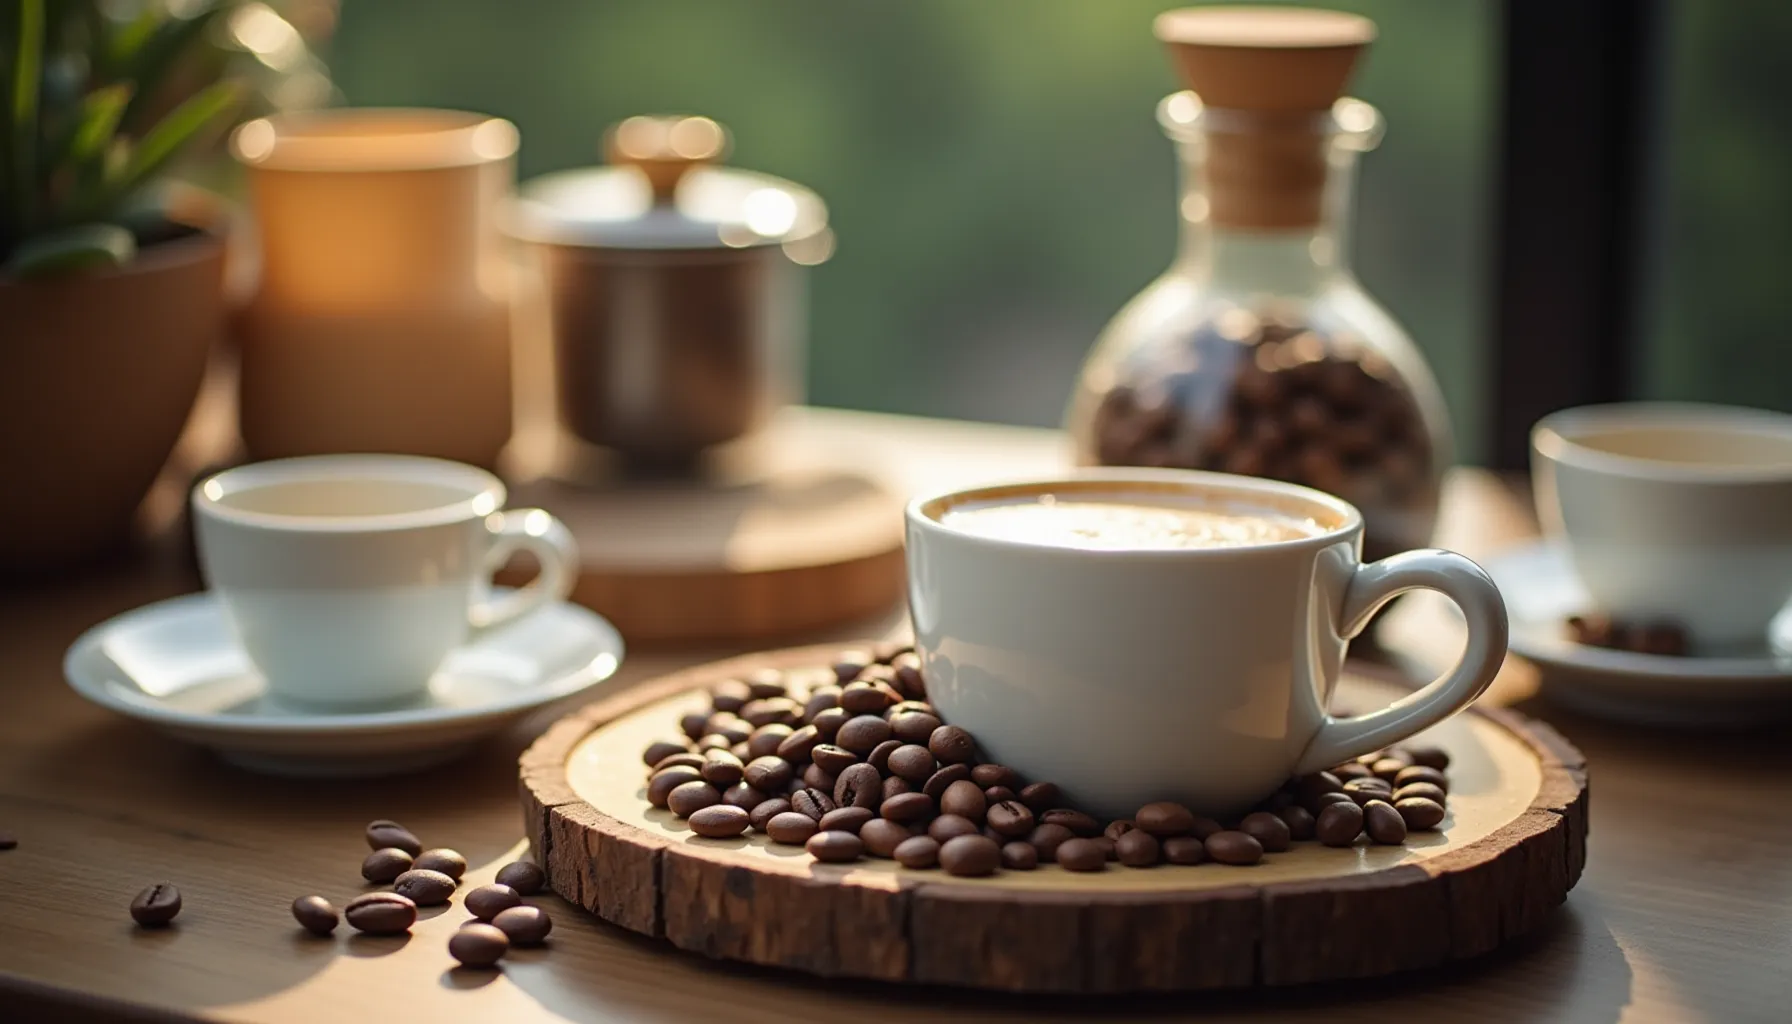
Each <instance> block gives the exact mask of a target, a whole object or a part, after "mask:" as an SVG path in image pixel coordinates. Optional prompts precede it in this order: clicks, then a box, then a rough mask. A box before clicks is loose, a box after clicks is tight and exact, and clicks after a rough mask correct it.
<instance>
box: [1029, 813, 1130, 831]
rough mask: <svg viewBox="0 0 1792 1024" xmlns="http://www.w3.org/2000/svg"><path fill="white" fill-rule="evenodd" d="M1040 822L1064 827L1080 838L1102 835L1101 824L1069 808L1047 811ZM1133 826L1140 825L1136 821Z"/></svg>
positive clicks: (1040, 817)
mask: <svg viewBox="0 0 1792 1024" xmlns="http://www.w3.org/2000/svg"><path fill="white" fill-rule="evenodd" d="M1039 820H1040V821H1042V822H1044V823H1045V824H1047V825H1062V826H1064V827H1065V828H1067V829H1069V830H1070V831H1072V832H1075V833H1076V834H1077V835H1079V836H1098V835H1101V822H1099V821H1096V820H1095V819H1094V818H1091V817H1089V816H1088V815H1087V814H1084V813H1083V812H1082V811H1073V810H1071V809H1070V808H1068V807H1057V808H1053V809H1052V810H1049V811H1046V812H1045V813H1044V814H1041V815H1040V816H1039ZM1133 824H1135V825H1136V824H1138V822H1137V820H1136V819H1135V820H1134V822H1133Z"/></svg>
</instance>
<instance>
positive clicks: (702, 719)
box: [678, 711, 709, 743]
mask: <svg viewBox="0 0 1792 1024" xmlns="http://www.w3.org/2000/svg"><path fill="white" fill-rule="evenodd" d="M678 728H679V729H681V730H683V732H684V734H685V735H686V736H689V737H690V738H691V742H693V743H695V742H696V741H697V740H700V739H702V738H703V737H704V734H706V733H707V732H708V731H709V715H708V714H707V713H706V712H702V711H693V712H691V713H690V714H688V715H685V716H684V717H683V718H680V719H679V720H678Z"/></svg>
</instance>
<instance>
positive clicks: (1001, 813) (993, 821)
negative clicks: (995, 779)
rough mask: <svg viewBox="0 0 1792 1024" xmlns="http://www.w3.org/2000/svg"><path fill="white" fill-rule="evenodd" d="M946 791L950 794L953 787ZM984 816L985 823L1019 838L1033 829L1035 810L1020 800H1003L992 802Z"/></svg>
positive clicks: (1008, 835) (999, 831)
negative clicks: (1028, 807)
mask: <svg viewBox="0 0 1792 1024" xmlns="http://www.w3.org/2000/svg"><path fill="white" fill-rule="evenodd" d="M973 784H974V783H973ZM995 788H998V789H999V788H1004V787H995ZM946 792H947V793H948V795H949V794H950V793H951V789H949V788H948V789H947V791H946ZM984 796H985V798H987V796H988V794H984ZM983 817H984V822H985V824H987V825H988V826H989V827H990V828H992V829H994V830H995V831H996V832H998V833H1000V834H1001V835H1004V836H1007V837H1009V838H1010V839H1014V838H1019V837H1020V836H1024V835H1026V834H1028V833H1029V832H1032V831H1033V812H1032V811H1030V810H1028V809H1027V805H1026V804H1023V803H1021V802H1020V801H1019V800H1002V801H999V802H997V803H993V804H990V805H989V809H988V810H986V811H985V812H984V816H983Z"/></svg>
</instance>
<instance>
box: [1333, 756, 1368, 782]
mask: <svg viewBox="0 0 1792 1024" xmlns="http://www.w3.org/2000/svg"><path fill="white" fill-rule="evenodd" d="M1332 774H1334V775H1336V776H1337V777H1338V781H1340V782H1349V781H1351V780H1353V779H1368V778H1373V777H1374V776H1375V772H1373V771H1372V770H1370V768H1369V766H1368V765H1366V764H1358V763H1356V762H1355V761H1352V762H1350V763H1349V764H1341V765H1339V766H1338V767H1336V768H1333V769H1332Z"/></svg>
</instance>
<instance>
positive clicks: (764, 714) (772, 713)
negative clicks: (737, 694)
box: [740, 697, 803, 729]
mask: <svg viewBox="0 0 1792 1024" xmlns="http://www.w3.org/2000/svg"><path fill="white" fill-rule="evenodd" d="M740 717H741V718H743V719H745V720H746V723H747V724H748V725H750V726H752V727H753V728H755V729H757V728H759V727H760V726H763V725H772V724H774V723H775V724H778V725H789V726H796V725H800V724H802V721H803V706H802V705H801V704H798V703H797V702H796V701H794V700H791V699H790V698H789V697H767V698H764V699H762V700H750V701H747V705H746V707H743V708H741V709H740Z"/></svg>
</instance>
